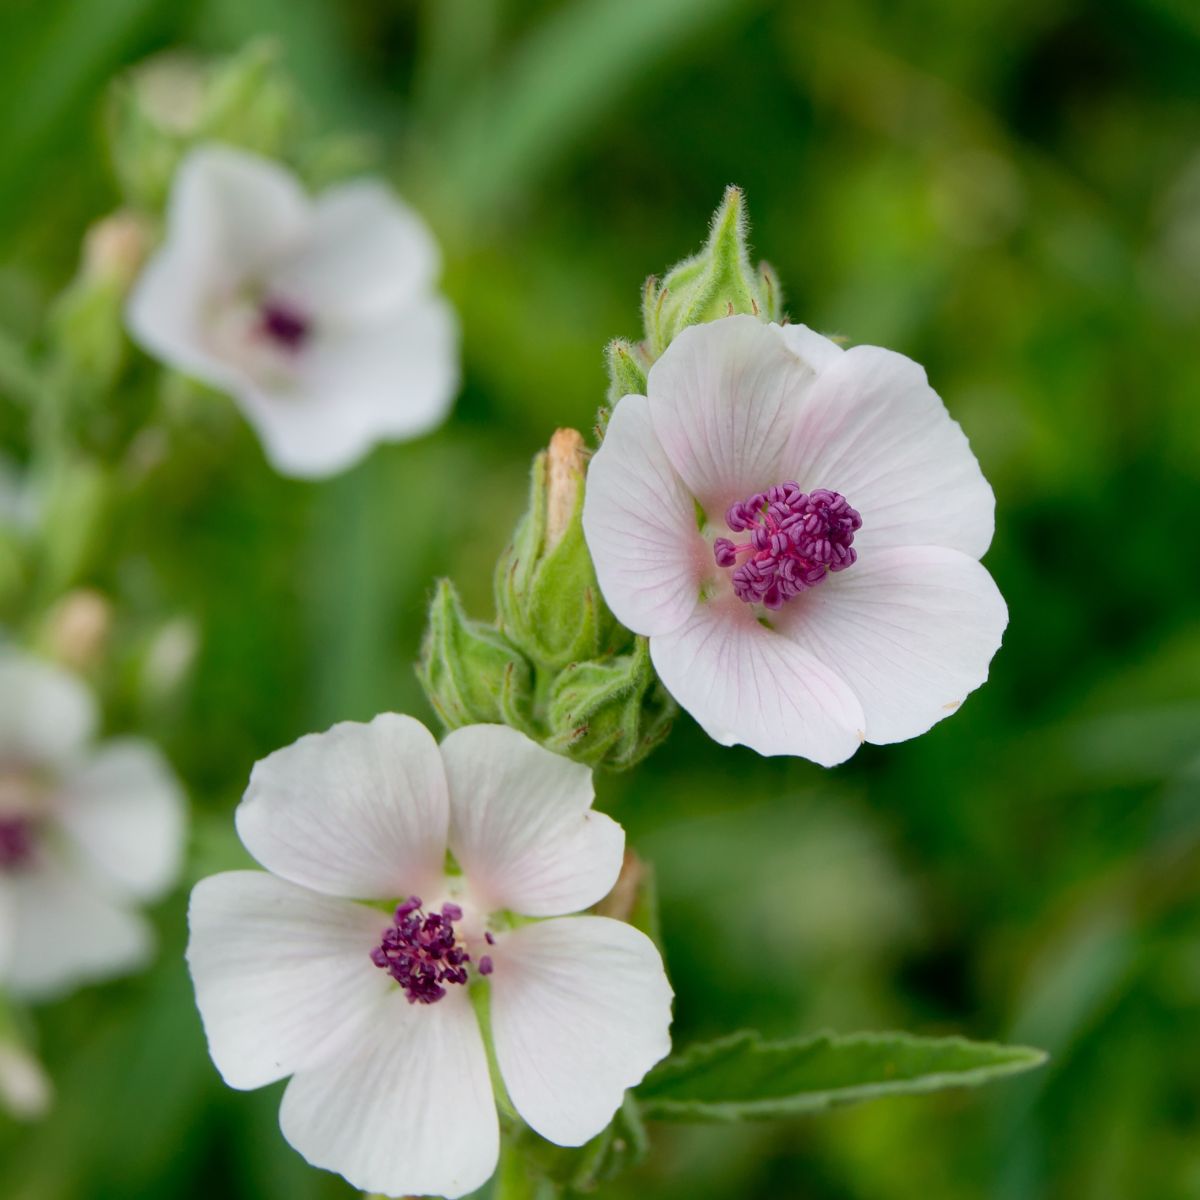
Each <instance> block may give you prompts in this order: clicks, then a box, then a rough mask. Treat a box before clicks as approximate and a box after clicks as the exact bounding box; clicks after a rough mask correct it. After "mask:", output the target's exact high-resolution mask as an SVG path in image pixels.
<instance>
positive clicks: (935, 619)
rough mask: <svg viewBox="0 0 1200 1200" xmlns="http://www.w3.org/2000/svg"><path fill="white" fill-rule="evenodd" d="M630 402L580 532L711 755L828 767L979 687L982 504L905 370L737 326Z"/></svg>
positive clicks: (912, 731)
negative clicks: (732, 753) (732, 751)
mask: <svg viewBox="0 0 1200 1200" xmlns="http://www.w3.org/2000/svg"><path fill="white" fill-rule="evenodd" d="M646 390H647V393H648V394H647V395H646V396H626V397H624V398H623V399H622V400H621V401H620V402H619V403H618V404H617V407H616V409H615V411H614V412H613V415H612V419H611V421H610V423H609V426H608V432H607V434H606V435H605V438H604V444H603V445H602V446H601V448H600V450H599V451H598V452H597V454H596V455H595V457H594V458H593V459H592V462H591V465H590V468H589V470H588V477H587V492H586V496H585V500H584V513H583V526H584V532H585V535H586V537H587V542H588V547H589V549H590V550H591V552H592V557H593V559H594V561H595V564H596V575H597V578H598V580H599V582H600V589H601V591H602V592H603V593H604V598H605V600H607V601H608V604H609V607H610V608H611V609H612V610H613V612H614V613H615V614H616V616H617V619H618V620H620V621H621V622H622V623H623V624H625V625H626V626H628V627H629V628H630V629H632V630H634V631H635V632H636V633H640V634H644V635H646V636H648V637H649V639H650V655H651V658H652V659H653V662H654V666H655V669H656V670H657V671H658V674H659V676H660V678H661V679H662V681H663V683H664V684H665V685H666V687H667V689H668V691H670V693H671V694H672V695H673V696H674V697H675V699H676V700H677V701H678V702H679V703H680V704H681V705H682V706H683V707H684V708H686V709H687V710H688V711H689V712H690V713H691V714H692V715H693V716H694V717H695V718H696V720H697V721H699V723H700V724H701V725H702V726H703V727H704V729H705V730H706V731H707V732H708V734H709V735H710V736H711V737H713V738H714V739H716V740H717V741H719V742H721V743H723V744H725V745H732V744H735V743H737V744H742V745H746V746H750V747H752V748H753V749H754V750H757V751H758V752H759V753H760V754H796V755H802V756H803V757H805V758H810V759H812V760H814V761H815V762H818V763H822V764H823V765H826V766H832V765H833V764H834V763H838V762H841V761H842V760H844V759H846V758H848V757H849V756H850V755H851V754H853V753H854V751H855V750H856V749H857V748H858V746H859V745H860V743H861V742H863V741H869V742H876V743H886V742H899V741H903V740H905V739H906V738H911V737H915V736H916V735H917V734H919V733H923V732H925V730H927V729H929V728H930V726H932V725H933V724H934V723H935V722H937V721H940V720H941V719H942V718H943V717H946V716H949V714H950V713H952V712H953V711H954V710H955V709H957V708H958V706H959V705H960V704H961V702H962V700H963V698H964V697H965V696H966V695H967V693H969V692H971V691H973V690H974V689H975V688H977V687H978V686H979V685H980V684H981V683H983V681H984V680H985V679H986V678H987V673H988V664H989V663H990V662H991V659H992V655H993V654H995V652H996V650H997V648H998V647H999V645H1000V636H1001V633H1002V632H1003V630H1004V627H1005V625H1006V624H1007V622H1008V610H1007V609H1006V607H1005V604H1004V600H1003V599H1002V597H1001V596H1000V593H999V592H998V591H997V589H996V585H995V584H994V583H993V582H992V577H991V576H990V575H989V574H988V572H987V571H986V570H985V569H984V568H983V567H982V566H981V565H980V563H979V561H978V560H979V557H980V556H981V555H982V554H983V552H984V551H985V550H986V549H987V547H988V544H989V542H990V541H991V538H992V530H993V512H994V507H995V502H994V499H993V496H992V490H991V488H990V487H989V486H988V484H987V481H986V480H985V479H984V478H983V475H982V473H981V472H980V470H979V464H978V463H977V462H976V460H975V456H974V455H973V454H972V453H971V448H970V446H969V445H968V444H967V439H966V437H965V436H964V434H963V432H962V430H961V429H960V428H959V426H958V425H957V423H956V422H954V421H952V420H951V419H950V417H949V415H948V414H947V412H946V409H945V407H944V406H943V405H942V402H941V400H940V399H939V398H938V396H937V393H936V392H934V391H933V389H932V388H930V386H929V384H928V381H927V380H926V378H925V372H924V371H923V370H922V369H921V368H920V367H919V366H918V365H917V364H916V363H914V362H912V361H911V360H910V359H907V358H905V357H904V356H903V355H900V354H894V353H892V352H891V351H889V350H881V349H879V348H878V347H876V346H859V347H856V348H854V349H852V350H848V351H845V350H842V348H841V347H840V346H838V345H836V344H835V343H834V342H831V341H830V340H829V339H828V338H824V337H821V336H820V335H819V334H816V333H814V332H813V331H812V330H810V329H807V328H806V327H805V326H803V325H789V326H782V327H781V326H778V325H767V324H764V323H762V322H760V321H758V320H756V319H755V318H753V317H745V316H734V317H726V318H724V319H722V320H719V321H714V322H712V323H711V324H707V325H696V326H693V327H691V328H688V329H685V330H684V331H683V332H682V333H680V334H679V336H678V337H676V338H675V340H674V341H673V342H672V343H671V345H670V346H669V347H668V348H667V350H666V352H665V353H664V354H663V355H662V357H661V358H660V359H659V360H658V361H657V362H656V363H655V364H654V366H653V367H652V368H651V370H650V374H649V378H648V383H647V388H646ZM725 526H728V528H725ZM728 533H733V534H735V535H736V534H741V535H742V537H741V541H740V543H737V542H734V541H733V540H731V539H730V538H729V537H727V536H717V535H718V534H721V535H723V534H728Z"/></svg>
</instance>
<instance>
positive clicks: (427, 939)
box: [371, 896, 492, 1004]
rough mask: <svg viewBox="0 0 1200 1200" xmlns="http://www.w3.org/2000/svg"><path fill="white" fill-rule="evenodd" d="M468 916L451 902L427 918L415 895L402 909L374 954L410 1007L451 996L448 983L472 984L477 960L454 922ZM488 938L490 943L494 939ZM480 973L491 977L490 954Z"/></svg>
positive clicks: (481, 966) (481, 961)
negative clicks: (469, 972) (472, 968)
mask: <svg viewBox="0 0 1200 1200" xmlns="http://www.w3.org/2000/svg"><path fill="white" fill-rule="evenodd" d="M462 915H463V910H462V909H461V908H459V906H458V905H457V904H450V903H447V904H443V905H442V911H441V912H440V913H427V912H425V911H424V910H423V909H422V908H421V898H420V897H419V896H410V897H409V898H408V899H407V900H406V901H405V902H404V903H403V904H401V905H400V906H399V907H398V908H397V909H396V912H395V915H394V916H393V917H392V923H391V925H390V926H388V928H387V929H385V930H384V931H383V937H382V938H381V939H380V942H379V945H378V946H376V947H375V949H374V950H372V951H371V961H372V962H373V963H374V964H375V965H376V966H377V967H380V968H381V969H382V970H384V971H386V972H387V973H388V974H389V975H390V976H391V977H392V978H393V979H394V980H395V981H396V982H397V983H398V984H399V985H400V986H401V987H402V988H403V989H404V994H405V995H406V996H407V997H408V1002H409V1004H433V1003H434V1002H435V1001H437V1000H440V999H441V998H442V997H443V996H444V995H445V994H446V989H445V987H444V986H443V984H447V983H466V982H467V963H469V962H470V961H471V956H470V955H469V954H468V953H467V951H466V950H465V949H464V948H463V945H462V943H461V942H459V940H458V938H457V936H456V935H455V932H454V922H455V921H461V920H462ZM485 936H486V937H487V940H488V942H489V943H490V942H491V941H492V938H491V935H490V934H487V935H485ZM478 970H479V973H480V974H481V975H490V974H491V972H492V960H491V959H490V958H489V957H488V956H487V955H486V954H485V955H484V956H483V957H482V958H481V959H480V960H479V964H478Z"/></svg>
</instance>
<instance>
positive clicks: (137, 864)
mask: <svg viewBox="0 0 1200 1200" xmlns="http://www.w3.org/2000/svg"><path fill="white" fill-rule="evenodd" d="M58 820H59V823H60V824H61V825H62V827H63V828H64V829H65V830H66V831H67V833H68V834H69V835H70V836H71V838H72V839H73V840H74V842H75V845H76V848H77V850H78V851H79V852H80V853H81V854H82V855H83V856H84V857H85V858H86V859H88V860H89V861H90V862H91V863H92V865H93V866H94V867H96V868H97V869H98V870H99V871H100V872H102V873H103V874H104V875H105V876H107V877H108V879H109V880H110V881H111V882H112V883H113V884H114V885H116V886H117V887H119V888H120V889H122V890H124V891H127V892H128V893H130V894H131V895H133V896H137V897H139V898H142V899H152V898H154V897H156V896H159V895H161V894H162V893H163V892H165V891H166V890H167V888H169V887H170V886H171V885H172V884H173V883H174V882H175V880H176V879H177V878H178V876H179V869H180V865H181V861H182V858H183V843H184V831H185V825H186V807H185V802H184V797H183V792H182V789H181V788H180V786H179V783H178V781H177V780H176V778H175V775H174V774H173V772H172V771H171V768H170V766H169V765H168V764H167V761H166V759H165V758H164V757H163V756H162V754H161V753H160V752H159V750H158V749H157V748H156V747H154V746H152V745H151V744H150V743H149V742H143V741H139V740H136V739H133V738H128V739H121V740H116V741H110V742H106V743H105V744H104V745H103V746H101V747H100V748H99V749H98V750H97V751H96V753H95V754H93V755H92V756H90V757H89V758H88V759H87V760H86V761H85V762H83V763H82V764H81V765H80V766H79V767H78V768H76V769H75V770H74V771H72V772H71V773H70V774H68V775H67V776H66V778H65V779H64V780H63V782H62V784H61V786H60V808H59V811H58Z"/></svg>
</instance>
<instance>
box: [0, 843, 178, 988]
mask: <svg viewBox="0 0 1200 1200" xmlns="http://www.w3.org/2000/svg"><path fill="white" fill-rule="evenodd" d="M7 890H8V897H9V901H8V902H9V905H10V906H11V907H10V912H11V919H12V944H11V946H10V948H9V958H8V965H7V968H6V972H5V978H4V979H3V980H2V981H0V982H3V985H4V986H5V987H6V988H7V989H8V990H9V991H11V992H12V993H13V995H15V996H22V997H25V998H27V999H31V1000H47V999H51V998H53V997H55V996H59V995H62V994H63V993H65V992H67V991H69V990H71V989H72V988H73V987H77V986H79V985H81V984H85V983H94V982H99V981H100V980H106V979H112V978H115V977H116V976H118V975H125V974H128V973H129V972H130V971H134V970H136V969H137V968H139V967H142V966H144V965H145V964H146V963H147V962H148V961H149V959H150V957H151V954H152V952H153V950H154V934H153V931H152V930H151V928H150V926H149V924H148V922H147V921H146V920H145V918H143V917H142V916H141V914H140V913H137V912H134V911H133V910H132V909H127V908H125V907H123V906H122V905H121V904H120V903H118V902H117V901H115V900H114V899H113V898H112V897H111V896H110V895H109V894H108V893H107V892H106V891H105V890H103V889H102V888H101V887H100V886H99V884H98V883H97V882H96V881H94V880H91V879H89V878H87V877H86V876H85V875H84V874H83V873H82V872H80V871H78V870H74V869H71V867H69V866H68V864H67V863H65V862H63V861H61V860H60V859H58V858H56V857H52V856H51V855H49V854H46V855H43V858H42V860H41V862H39V864H38V865H37V867H36V868H33V869H26V870H23V871H21V872H19V873H17V874H14V875H13V876H12V877H11V878H10V879H9V886H8V889H7Z"/></svg>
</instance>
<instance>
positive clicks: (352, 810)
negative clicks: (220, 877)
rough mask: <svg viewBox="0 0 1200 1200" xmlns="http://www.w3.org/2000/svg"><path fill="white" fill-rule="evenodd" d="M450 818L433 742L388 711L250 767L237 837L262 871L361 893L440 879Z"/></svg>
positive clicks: (403, 892) (373, 894)
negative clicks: (261, 866)
mask: <svg viewBox="0 0 1200 1200" xmlns="http://www.w3.org/2000/svg"><path fill="white" fill-rule="evenodd" d="M448 822H449V806H448V804H447V801H446V777H445V772H444V771H443V769H442V759H441V755H440V754H439V753H438V746H437V742H435V741H434V738H433V735H432V734H431V733H430V732H429V730H427V729H426V728H425V726H424V725H422V724H421V723H420V722H419V721H415V720H413V718H412V717H405V716H397V715H396V714H394V713H384V714H382V715H381V716H378V717H376V718H375V720H373V721H371V722H370V723H369V724H366V725H360V724H356V723H354V722H351V721H347V722H344V723H343V724H341V725H335V726H334V727H333V728H332V729H330V730H329V731H328V732H326V733H316V734H309V735H308V736H307V737H302V738H301V739H300V740H299V741H298V742H295V743H293V744H292V745H291V746H287V747H285V748H284V749H282V750H277V751H276V752H275V753H274V754H271V755H269V756H268V757H267V758H265V759H263V760H262V762H260V763H258V764H257V765H256V766H255V768H254V770H253V772H252V773H251V775H250V786H249V787H248V788H247V789H246V797H245V799H244V800H243V801H242V803H241V804H240V805H239V806H238V810H237V830H238V835H239V836H240V837H241V839H242V841H243V842H244V843H245V846H246V849H247V850H249V851H250V853H251V854H253V855H254V857H255V858H256V859H258V861H259V862H260V863H262V865H263V866H264V867H266V868H267V870H269V871H272V872H274V873H275V874H276V875H280V876H282V877H283V878H284V879H289V880H291V881H292V882H293V883H298V884H300V885H301V886H302V887H307V888H312V889H314V890H315V891H318V892H327V893H329V894H331V895H334V896H349V897H351V898H353V899H360V900H366V899H382V900H392V899H395V898H396V897H400V896H407V895H410V894H416V895H421V894H422V891H423V890H425V889H428V888H431V887H435V886H437V884H438V883H439V882H440V880H441V875H442V866H443V860H444V857H445V851H446V830H447V826H448Z"/></svg>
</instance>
